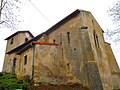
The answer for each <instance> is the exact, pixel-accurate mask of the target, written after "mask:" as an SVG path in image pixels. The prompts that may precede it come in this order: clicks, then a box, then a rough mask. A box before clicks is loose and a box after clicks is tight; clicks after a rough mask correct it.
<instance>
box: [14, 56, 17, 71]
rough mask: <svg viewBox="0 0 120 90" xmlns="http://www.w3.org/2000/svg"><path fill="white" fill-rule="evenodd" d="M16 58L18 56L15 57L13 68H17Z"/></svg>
mask: <svg viewBox="0 0 120 90" xmlns="http://www.w3.org/2000/svg"><path fill="white" fill-rule="evenodd" d="M16 60H17V59H16V58H14V59H13V68H14V69H15V67H16Z"/></svg>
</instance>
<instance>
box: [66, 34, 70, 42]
mask: <svg viewBox="0 0 120 90" xmlns="http://www.w3.org/2000/svg"><path fill="white" fill-rule="evenodd" d="M67 38H68V44H70V32H67Z"/></svg>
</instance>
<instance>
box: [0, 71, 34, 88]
mask: <svg viewBox="0 0 120 90" xmlns="http://www.w3.org/2000/svg"><path fill="white" fill-rule="evenodd" d="M31 85H32V84H31V83H30V82H28V80H27V81H25V79H23V80H18V79H17V78H16V75H14V74H6V73H1V72H0V87H4V88H6V89H8V90H15V89H22V88H24V87H28V86H31Z"/></svg>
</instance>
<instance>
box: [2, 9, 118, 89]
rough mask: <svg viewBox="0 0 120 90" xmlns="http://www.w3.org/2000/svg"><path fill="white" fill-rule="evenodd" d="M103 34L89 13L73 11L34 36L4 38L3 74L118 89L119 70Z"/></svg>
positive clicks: (22, 34) (17, 34)
mask: <svg viewBox="0 0 120 90" xmlns="http://www.w3.org/2000/svg"><path fill="white" fill-rule="evenodd" d="M103 33H104V31H103V30H102V28H101V27H100V26H99V24H98V23H97V21H96V20H95V18H94V17H93V16H92V14H91V13H90V12H89V11H84V10H76V11H74V12H73V13H71V14H70V15H68V16H67V17H65V18H64V19H63V20H61V21H60V22H58V23H57V24H55V25H54V26H52V27H51V28H50V29H48V30H47V31H46V32H44V33H42V34H39V35H38V36H36V37H34V36H33V35H32V34H31V33H30V32H29V31H18V32H16V33H14V34H13V35H11V36H9V37H7V38H6V39H5V40H7V46H6V54H5V60H4V65H3V72H7V73H15V74H16V75H17V77H18V78H23V77H24V76H29V77H30V79H31V80H33V81H34V82H35V83H40V82H46V83H51V84H70V83H73V84H75V83H77V84H83V85H84V86H87V87H88V88H89V89H90V90H113V89H120V69H119V67H118V64H117V62H116V59H115V57H114V55H113V52H112V49H111V47H110V44H109V43H106V42H105V40H104V37H103Z"/></svg>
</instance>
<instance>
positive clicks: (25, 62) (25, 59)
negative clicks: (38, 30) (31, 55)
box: [24, 55, 27, 65]
mask: <svg viewBox="0 0 120 90" xmlns="http://www.w3.org/2000/svg"><path fill="white" fill-rule="evenodd" d="M26 64H27V55H25V56H24V65H26Z"/></svg>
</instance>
